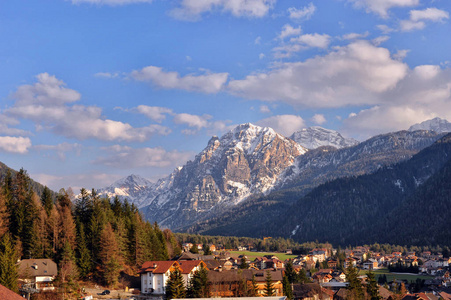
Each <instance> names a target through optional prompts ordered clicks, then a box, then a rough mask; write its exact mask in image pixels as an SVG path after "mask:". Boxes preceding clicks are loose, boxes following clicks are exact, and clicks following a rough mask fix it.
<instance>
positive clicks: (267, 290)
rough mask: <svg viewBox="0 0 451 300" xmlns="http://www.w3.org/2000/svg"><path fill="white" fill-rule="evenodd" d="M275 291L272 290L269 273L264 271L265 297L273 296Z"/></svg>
mask: <svg viewBox="0 0 451 300" xmlns="http://www.w3.org/2000/svg"><path fill="white" fill-rule="evenodd" d="M275 294H276V293H275V290H274V284H273V282H272V276H271V272H270V271H266V278H265V293H264V296H265V297H272V296H274V295H275Z"/></svg>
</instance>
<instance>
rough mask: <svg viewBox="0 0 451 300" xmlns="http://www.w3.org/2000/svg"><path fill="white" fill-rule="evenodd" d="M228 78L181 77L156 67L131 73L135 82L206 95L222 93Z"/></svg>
mask: <svg viewBox="0 0 451 300" xmlns="http://www.w3.org/2000/svg"><path fill="white" fill-rule="evenodd" d="M228 76H229V74H228V73H206V74H203V75H193V74H188V75H186V76H183V77H181V76H180V75H179V73H177V72H165V71H163V69H162V68H160V67H155V66H148V67H144V68H142V69H141V70H135V71H133V72H132V73H131V77H132V78H134V79H135V80H139V81H146V82H150V83H152V84H153V85H155V86H157V87H160V88H164V89H181V90H186V91H194V92H201V93H206V94H212V93H217V92H219V91H221V90H222V88H223V86H224V84H225V83H226V81H227V78H228Z"/></svg>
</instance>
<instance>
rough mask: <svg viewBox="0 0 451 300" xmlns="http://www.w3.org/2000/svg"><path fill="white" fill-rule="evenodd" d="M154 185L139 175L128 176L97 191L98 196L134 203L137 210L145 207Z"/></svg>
mask: <svg viewBox="0 0 451 300" xmlns="http://www.w3.org/2000/svg"><path fill="white" fill-rule="evenodd" d="M154 186H155V184H154V183H152V182H150V181H149V180H147V179H145V178H143V177H141V176H139V175H129V176H127V177H124V178H121V179H119V180H117V181H116V182H114V183H113V184H111V185H110V186H108V187H106V188H102V189H98V190H97V193H98V194H99V195H105V196H108V197H110V198H113V197H115V196H118V197H119V198H121V199H127V200H128V201H129V202H131V203H134V204H135V205H136V206H137V207H138V208H140V207H142V206H143V205H147V203H146V201H147V198H148V194H149V191H150V190H152V189H154Z"/></svg>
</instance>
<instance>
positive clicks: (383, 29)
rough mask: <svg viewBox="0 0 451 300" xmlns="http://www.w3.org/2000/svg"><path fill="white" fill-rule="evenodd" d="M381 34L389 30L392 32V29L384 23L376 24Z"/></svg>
mask: <svg viewBox="0 0 451 300" xmlns="http://www.w3.org/2000/svg"><path fill="white" fill-rule="evenodd" d="M376 27H377V28H378V29H379V30H380V31H381V32H382V33H383V34H389V33H390V32H393V31H394V29H393V28H391V27H388V26H387V25H385V24H381V25H377V26H376Z"/></svg>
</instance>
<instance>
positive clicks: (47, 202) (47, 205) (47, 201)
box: [41, 186, 53, 216]
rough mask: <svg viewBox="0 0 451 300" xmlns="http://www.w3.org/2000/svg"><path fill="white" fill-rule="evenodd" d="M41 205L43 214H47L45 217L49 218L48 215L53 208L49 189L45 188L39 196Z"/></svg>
mask: <svg viewBox="0 0 451 300" xmlns="http://www.w3.org/2000/svg"><path fill="white" fill-rule="evenodd" d="M41 203H42V206H43V207H44V210H45V212H46V213H47V216H50V213H51V211H52V208H53V200H52V194H51V193H50V189H49V188H48V187H47V186H45V187H44V190H43V191H42V196H41Z"/></svg>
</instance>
